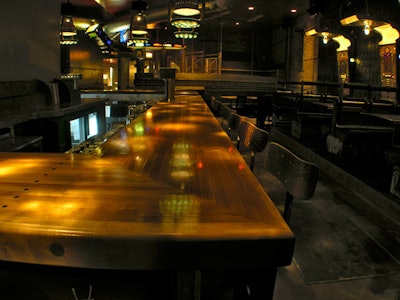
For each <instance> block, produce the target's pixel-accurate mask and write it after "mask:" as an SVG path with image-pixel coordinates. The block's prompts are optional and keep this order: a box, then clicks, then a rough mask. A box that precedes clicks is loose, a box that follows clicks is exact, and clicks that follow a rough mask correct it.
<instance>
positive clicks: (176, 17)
mask: <svg viewBox="0 0 400 300" xmlns="http://www.w3.org/2000/svg"><path fill="white" fill-rule="evenodd" d="M200 21H201V11H200V9H199V3H198V1H197V0H178V1H176V2H175V4H174V7H173V9H172V11H171V17H170V22H171V25H172V26H174V27H176V28H177V29H178V31H176V32H175V33H174V34H175V37H176V38H183V39H192V38H197V35H198V33H197V32H195V31H194V30H193V29H194V28H198V27H200Z"/></svg>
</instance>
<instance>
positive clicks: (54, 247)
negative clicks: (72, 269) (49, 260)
mask: <svg viewBox="0 0 400 300" xmlns="http://www.w3.org/2000/svg"><path fill="white" fill-rule="evenodd" d="M49 250H50V252H51V253H52V254H53V255H54V256H63V255H64V253H65V250H64V247H63V246H61V245H60V244H57V243H54V244H51V245H50V247H49Z"/></svg>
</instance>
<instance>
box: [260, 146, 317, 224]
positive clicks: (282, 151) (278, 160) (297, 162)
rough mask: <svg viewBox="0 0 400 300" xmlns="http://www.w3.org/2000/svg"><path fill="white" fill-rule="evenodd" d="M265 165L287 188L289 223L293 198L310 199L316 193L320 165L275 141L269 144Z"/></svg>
mask: <svg viewBox="0 0 400 300" xmlns="http://www.w3.org/2000/svg"><path fill="white" fill-rule="evenodd" d="M264 167H265V169H266V170H267V171H268V172H270V173H271V174H272V175H274V176H275V177H276V178H277V179H279V181H280V182H281V183H282V184H283V185H284V186H285V188H286V191H287V192H286V201H285V209H284V212H283V218H284V219H285V221H286V222H287V223H289V219H290V214H291V210H292V203H293V198H296V199H301V200H308V199H310V198H311V197H312V196H313V195H314V192H315V188H316V186H317V182H318V177H319V167H318V166H317V165H316V164H314V163H311V162H308V161H306V160H303V159H301V158H300V157H298V156H297V155H295V154H294V153H292V152H291V151H290V150H288V149H287V148H285V147H283V146H282V145H280V144H278V143H275V142H271V143H268V145H267V148H266V157H265V161H264Z"/></svg>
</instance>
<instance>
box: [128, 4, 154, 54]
mask: <svg viewBox="0 0 400 300" xmlns="http://www.w3.org/2000/svg"><path fill="white" fill-rule="evenodd" d="M131 8H132V16H131V23H130V28H129V40H128V46H134V47H143V46H145V44H146V43H147V41H148V40H149V39H148V37H147V35H148V34H149V32H148V30H147V21H146V16H147V9H148V5H147V2H146V1H143V0H135V1H133V2H132V7H131Z"/></svg>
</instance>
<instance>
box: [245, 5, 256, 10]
mask: <svg viewBox="0 0 400 300" xmlns="http://www.w3.org/2000/svg"><path fill="white" fill-rule="evenodd" d="M247 9H248V10H250V11H253V10H255V7H254V6H249V7H248V8H247Z"/></svg>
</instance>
